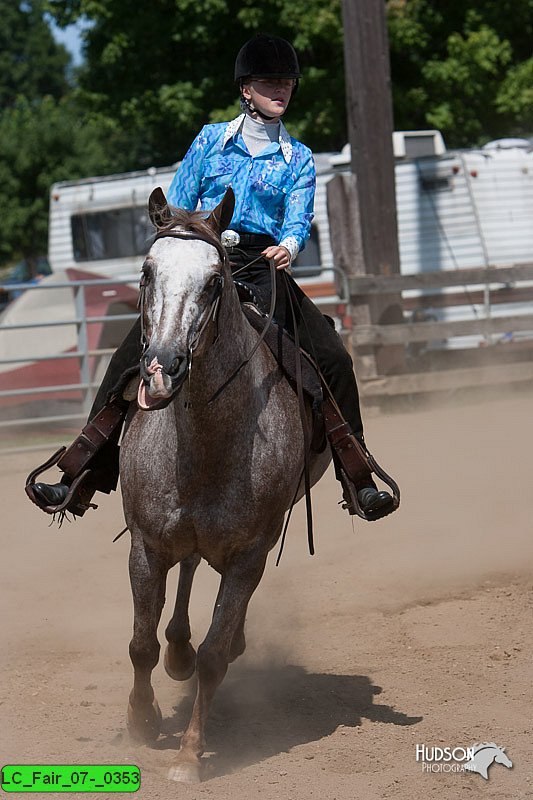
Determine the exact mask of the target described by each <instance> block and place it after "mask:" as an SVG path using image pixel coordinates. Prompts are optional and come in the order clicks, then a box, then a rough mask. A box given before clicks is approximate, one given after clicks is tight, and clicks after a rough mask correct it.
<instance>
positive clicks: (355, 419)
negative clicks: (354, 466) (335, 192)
mask: <svg viewBox="0 0 533 800" xmlns="http://www.w3.org/2000/svg"><path fill="white" fill-rule="evenodd" d="M260 254H261V249H260V248H257V249H254V248H249V249H248V250H247V251H246V252H243V253H236V255H235V256H233V255H231V261H232V262H233V263H232V266H233V265H234V266H235V267H236V269H238V270H239V274H238V279H239V280H242V281H245V282H248V283H251V284H253V285H254V286H256V287H259V288H260V290H261V293H260V294H259V295H258V296H259V298H260V299H261V300H262V301H263V310H267V309H268V306H269V305H270V297H271V276H270V270H269V269H268V264H267V261H266V260H265V259H263V260H262V261H260V262H258V263H257V264H254V265H252V266H250V267H245V265H246V264H247V263H248V262H250V261H252V260H253V259H254V258H257V256H259V255H260ZM243 267H244V269H243ZM289 295H290V298H291V299H292V307H293V309H294V317H293V312H292V311H291V306H290V303H289ZM274 319H275V320H276V322H277V323H278V325H280V326H281V327H283V328H285V330H287V331H288V332H289V333H290V334H291V336H293V337H294V333H295V330H294V328H295V322H296V327H297V329H298V335H299V340H300V345H301V347H302V348H303V349H304V350H305V351H306V352H307V353H309V355H310V356H311V357H312V358H313V360H314V361H315V362H316V364H317V365H318V367H319V369H320V371H321V373H322V375H323V377H324V380H325V382H326V383H327V385H328V387H329V389H330V391H331V394H332V395H333V398H334V401H335V403H336V405H337V407H338V410H339V411H340V415H341V417H342V418H343V419H342V422H343V423H344V422H347V423H348V425H349V429H346V430H345V431H344V435H346V436H348V437H352V438H353V437H355V439H356V440H357V441H358V442H359V443H360V444H361V445H362V446H363V449H364V451H365V452H366V445H365V444H364V438H363V421H362V419H361V410H360V406H359V392H358V389H357V382H356V380H355V374H354V371H353V364H352V359H351V357H350V354H349V353H348V351H347V350H346V348H345V347H344V344H343V342H342V339H341V337H340V336H339V334H338V333H337V331H336V330H335V326H334V325H333V320H329V319H328V318H327V317H325V316H324V315H323V314H322V313H321V311H320V310H319V309H318V308H317V306H316V305H315V304H314V303H313V302H312V301H311V300H310V299H309V298H308V297H307V295H306V294H304V292H303V291H302V289H301V288H300V287H299V286H298V284H297V283H296V282H295V281H294V280H293V279H292V278H291V277H290V275H288V274H287V273H284V272H282V271H279V270H278V271H277V272H276V306H275V311H274ZM332 452H333V461H334V464H335V473H336V475H337V478H338V480H339V481H340V482H341V485H342V487H343V497H344V501H345V506H344V507H345V508H347V510H348V512H349V513H350V514H357V513H359V512H358V510H357V505H359V509H360V510H361V511H362V512H363V514H364V517H365V518H366V519H369V520H375V519H380V518H381V517H384V516H386V515H387V514H390V513H392V512H393V511H394V510H395V509H396V508H397V507H398V502H397V501H396V500H394V498H393V497H392V496H391V495H390V494H389V492H387V491H380V490H379V489H378V488H377V486H376V484H375V482H374V480H373V478H372V472H371V469H370V468H368V469H367V470H366V471H365V472H358V473H357V474H349V472H347V469H346V468H344V469H341V465H340V462H339V458H338V457H337V454H336V453H335V449H334V448H333V447H332ZM350 484H352V485H351V486H350ZM354 490H355V494H356V497H357V504H356V503H355V502H354V500H353V492H354Z"/></svg>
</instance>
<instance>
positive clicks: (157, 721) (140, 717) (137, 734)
mask: <svg viewBox="0 0 533 800" xmlns="http://www.w3.org/2000/svg"><path fill="white" fill-rule="evenodd" d="M162 721H163V716H162V714H161V709H160V708H159V704H158V702H157V700H156V699H155V698H154V700H153V701H152V705H150V706H144V707H143V708H142V709H141V708H135V706H133V705H132V702H131V700H130V702H129V703H128V731H129V734H130V736H131V738H132V739H134V740H135V741H136V742H143V743H145V744H146V743H149V742H155V741H156V739H157V737H158V736H159V733H160V731H161V723H162Z"/></svg>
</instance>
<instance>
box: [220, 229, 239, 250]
mask: <svg viewBox="0 0 533 800" xmlns="http://www.w3.org/2000/svg"><path fill="white" fill-rule="evenodd" d="M220 241H221V242H222V246H223V247H226V248H231V247H237V245H238V244H239V242H240V241H241V237H240V236H239V234H238V233H237V231H232V230H231V228H228V230H227V231H223V232H222V235H221V237H220Z"/></svg>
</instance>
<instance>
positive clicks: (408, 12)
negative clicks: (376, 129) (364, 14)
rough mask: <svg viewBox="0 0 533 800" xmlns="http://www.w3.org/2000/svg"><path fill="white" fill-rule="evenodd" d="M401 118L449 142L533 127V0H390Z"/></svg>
mask: <svg viewBox="0 0 533 800" xmlns="http://www.w3.org/2000/svg"><path fill="white" fill-rule="evenodd" d="M388 20H389V38H390V45H391V70H392V84H393V98H394V110H395V125H396V127H397V128H398V129H403V128H423V127H426V126H429V127H435V128H439V129H440V130H441V131H442V132H443V134H444V137H445V140H446V141H447V143H448V145H451V146H468V145H475V144H479V143H481V142H483V141H487V140H488V139H490V138H496V137H500V136H509V135H520V134H524V135H527V134H529V135H531V134H532V133H533V94H532V88H531V86H532V84H531V76H532V74H533V59H532V58H531V41H532V37H533V0H513V1H512V2H510V0H462V1H459V0H446V2H444V0H441V1H440V2H439V1H438V0H389V2H388Z"/></svg>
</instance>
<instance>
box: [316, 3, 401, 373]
mask: <svg viewBox="0 0 533 800" xmlns="http://www.w3.org/2000/svg"><path fill="white" fill-rule="evenodd" d="M343 21H344V59H345V71H346V104H347V111H348V133H349V141H350V146H351V175H350V176H342V177H340V176H339V178H335V179H334V180H333V181H331V182H330V184H328V214H329V217H330V226H331V232H332V245H333V253H334V257H335V260H337V257H338V258H339V264H340V265H342V266H344V268H345V270H346V272H347V273H348V274H349V275H364V274H374V275H394V274H398V273H399V272H400V260H399V252H398V229H397V223H396V196H395V184H394V153H393V149H392V131H393V121H392V99H391V91H390V68H389V45H388V37H387V25H386V15H385V1H384V0H343ZM341 206H344V209H343V210H342V211H341ZM351 308H352V318H353V322H354V325H357V324H387V323H400V322H401V321H402V319H403V315H402V301H401V295H399V294H396V295H381V296H379V298H378V297H366V298H360V299H358V298H357V297H352V298H351ZM404 363H405V359H404V349H403V347H397V346H396V347H394V346H393V347H376V348H374V349H372V350H368V349H367V350H366V351H365V350H363V351H361V350H359V351H358V374H359V375H360V377H361V378H365V377H370V376H371V375H376V374H388V373H391V372H399V371H402V369H403V368H404Z"/></svg>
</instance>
